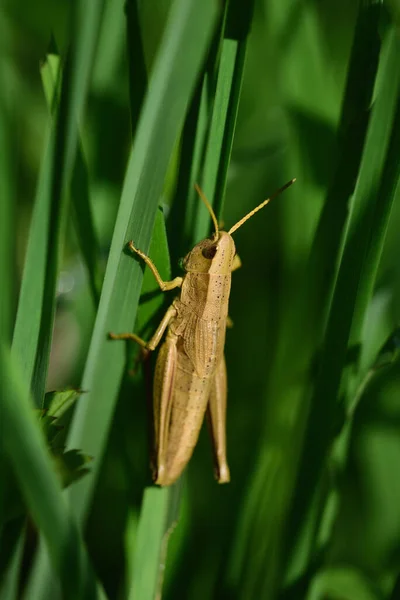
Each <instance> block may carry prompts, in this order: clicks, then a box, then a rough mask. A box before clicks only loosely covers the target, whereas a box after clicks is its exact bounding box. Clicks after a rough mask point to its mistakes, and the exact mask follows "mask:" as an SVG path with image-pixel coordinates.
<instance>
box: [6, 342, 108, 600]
mask: <svg viewBox="0 0 400 600" xmlns="http://www.w3.org/2000/svg"><path fill="white" fill-rule="evenodd" d="M0 372H1V382H2V387H1V414H2V419H3V426H4V429H3V442H4V446H5V449H6V451H7V455H8V457H9V459H10V461H11V463H12V465H13V467H14V471H15V474H16V477H17V480H18V484H19V486H20V488H21V491H22V493H23V495H24V498H25V501H26V503H27V506H28V508H29V511H30V513H31V516H32V518H33V520H34V522H35V523H36V525H37V526H38V528H39V529H40V531H41V532H42V534H43V536H44V538H45V539H46V542H47V544H48V548H49V554H50V557H51V560H52V563H53V567H54V569H55V571H56V572H57V573H58V575H59V577H60V580H61V583H62V587H63V592H64V596H65V598H71V600H72V599H74V600H78V599H79V598H82V600H83V599H84V598H85V599H89V598H93V599H94V598H101V597H104V596H103V595H102V593H101V592H100V591H99V588H98V586H97V584H96V581H95V579H94V576H93V572H92V569H91V567H90V564H89V559H88V556H87V553H86V550H85V548H84V545H83V542H82V540H81V538H80V536H79V533H78V529H77V527H76V524H75V523H74V521H73V519H72V517H71V516H70V515H69V514H68V510H67V506H66V503H65V499H64V498H63V495H62V492H61V487H60V484H59V482H58V480H57V477H56V475H55V473H54V470H53V466H52V462H51V458H50V457H49V455H48V451H47V449H46V443H45V440H44V438H43V436H42V434H41V432H40V430H39V427H38V423H37V419H36V416H35V414H34V411H33V405H32V404H31V402H30V401H29V396H28V390H27V388H26V386H25V385H24V384H23V383H22V382H23V377H22V378H21V370H20V369H18V368H17V365H16V362H15V360H13V359H12V357H11V355H10V353H9V351H8V350H6V349H5V347H4V345H3V344H2V346H1V356H0Z"/></svg>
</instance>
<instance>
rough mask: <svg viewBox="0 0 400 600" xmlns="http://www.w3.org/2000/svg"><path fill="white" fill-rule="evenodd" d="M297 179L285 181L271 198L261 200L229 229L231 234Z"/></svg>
mask: <svg viewBox="0 0 400 600" xmlns="http://www.w3.org/2000/svg"><path fill="white" fill-rule="evenodd" d="M295 181H296V178H294V179H291V180H290V181H288V182H287V183H285V185H283V186H282V187H281V188H279V190H278V191H277V192H275V194H272V196H271V197H270V198H267V199H266V200H264V202H261V204H259V205H258V206H256V207H255V208H253V210H251V211H250V212H249V213H247V215H245V216H244V217H243V218H242V219H240V221H238V222H237V223H236V224H235V225H234V226H233V227H231V228H230V230H229V231H228V233H229V235H232V233H233V232H234V231H236V230H237V229H239V227H241V226H242V225H243V223H246V221H248V220H249V219H250V218H251V217H252V216H253V215H255V214H256V212H258V211H259V210H261V209H262V208H264V206H266V205H267V204H268V202H271V200H273V199H274V198H276V197H277V196H279V194H282V192H284V191H285V190H287V188H288V187H290V186H291V185H292V184H293V183H294V182H295Z"/></svg>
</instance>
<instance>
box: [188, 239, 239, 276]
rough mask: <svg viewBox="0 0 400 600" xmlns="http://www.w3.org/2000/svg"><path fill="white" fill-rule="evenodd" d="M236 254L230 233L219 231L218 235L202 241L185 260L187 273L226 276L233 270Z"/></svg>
mask: <svg viewBox="0 0 400 600" xmlns="http://www.w3.org/2000/svg"><path fill="white" fill-rule="evenodd" d="M235 254H236V248H235V242H234V241H233V238H232V236H231V235H229V233H227V232H226V231H219V232H218V235H214V236H213V237H211V238H206V239H205V240H202V241H201V242H199V243H198V244H196V246H195V247H194V248H193V250H191V251H190V252H189V254H187V255H186V256H185V258H184V260H183V266H184V268H185V271H188V272H192V273H218V274H220V275H224V274H227V273H230V272H231V270H232V262H233V259H234V256H235Z"/></svg>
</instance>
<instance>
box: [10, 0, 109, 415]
mask: <svg viewBox="0 0 400 600" xmlns="http://www.w3.org/2000/svg"><path fill="white" fill-rule="evenodd" d="M82 4H83V3H79V4H78V5H77V6H76V8H75V14H74V18H73V20H72V27H73V30H72V32H73V37H74V38H75V39H76V43H75V44H74V46H73V48H72V56H71V60H70V62H69V63H68V64H69V66H67V67H66V72H65V75H64V78H63V89H62V91H61V97H60V106H59V110H58V113H57V119H56V126H55V128H54V129H53V130H52V132H51V134H50V135H49V141H48V144H47V149H46V152H45V157H44V159H43V163H42V168H41V174H40V176H39V184H38V189H37V196H36V201H35V208H34V215H33V217H32V226H31V231H30V235H29V242H28V249H27V256H26V261H25V265H24V276H23V280H22V284H21V292H20V299H19V304H18V313H17V320H16V324H15V329H14V337H13V351H14V352H15V354H16V356H18V360H19V362H20V364H21V365H22V367H23V372H24V373H25V374H26V377H27V380H29V381H31V382H32V383H31V385H32V390H33V393H34V397H35V400H36V403H37V404H38V405H39V406H40V405H41V403H42V399H43V394H44V388H45V381H46V376H47V366H48V360H49V353H50V342H51V332H52V326H53V318H54V307H55V305H54V301H55V288H56V280H57V274H58V266H59V260H60V251H61V247H62V242H63V235H64V231H65V226H66V217H67V213H68V197H69V195H68V194H67V193H66V188H67V187H68V186H69V183H70V180H71V175H72V169H73V165H74V162H75V156H76V149H77V143H78V123H79V121H80V118H81V116H82V113H83V108H84V103H85V100H86V93H87V89H88V84H89V76H90V71H91V66H92V62H93V56H94V50H95V45H96V40H97V35H98V29H99V25H100V17H101V12H102V5H103V2H102V0H97V1H96V2H93V3H91V4H90V6H89V8H88V9H84V8H83V6H82ZM82 11H83V13H82V14H81V12H82Z"/></svg>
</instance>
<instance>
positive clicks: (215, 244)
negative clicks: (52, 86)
mask: <svg viewBox="0 0 400 600" xmlns="http://www.w3.org/2000/svg"><path fill="white" fill-rule="evenodd" d="M294 181H295V179H293V180H291V181H289V182H288V183H287V184H286V185H284V186H283V187H282V188H280V189H279V190H278V191H277V192H276V193H275V194H274V195H273V196H271V198H268V199H267V200H264V202H262V203H261V204H259V205H258V206H257V207H256V208H254V209H253V210H252V211H251V212H249V213H248V214H247V215H245V216H244V217H243V218H242V219H240V221H238V222H237V223H236V224H235V225H233V227H231V228H230V230H229V231H221V230H220V229H219V226H218V221H217V219H216V216H215V214H214V211H213V209H212V207H211V205H210V203H209V202H208V200H207V198H206V197H205V196H204V194H203V193H202V191H201V190H200V188H199V187H198V186H197V185H196V186H195V187H196V190H197V192H198V193H199V195H200V198H201V199H202V201H203V202H204V204H205V205H206V207H207V209H208V211H209V213H210V216H211V219H212V221H213V223H214V234H213V235H212V236H211V237H210V238H206V239H204V240H202V241H201V242H199V243H198V244H196V245H195V246H194V248H193V249H192V250H191V251H190V252H189V254H187V255H186V257H185V258H184V259H183V268H184V270H185V275H184V276H183V277H175V279H172V281H163V279H162V278H161V276H160V274H159V272H158V270H157V268H156V266H155V265H154V263H153V262H152V260H151V259H150V258H149V257H148V256H147V255H146V254H144V253H143V252H142V251H141V250H139V249H138V248H136V246H135V245H134V243H133V242H132V241H131V242H129V244H128V247H129V249H130V251H131V252H132V253H134V254H136V255H138V256H139V257H140V258H141V259H142V260H143V261H144V262H145V263H146V265H147V266H148V267H149V269H150V270H151V271H152V273H153V275H154V277H155V279H156V281H157V283H158V285H159V286H160V289H161V290H162V291H163V292H167V291H169V290H173V289H175V288H180V295H179V297H176V298H175V299H174V300H173V302H172V304H171V306H170V307H169V308H168V310H167V311H166V313H165V315H164V317H163V319H162V321H161V323H160V325H159V326H158V328H157V330H156V332H155V333H154V335H153V337H152V338H151V339H150V340H149V341H148V342H146V341H144V340H142V339H141V338H140V337H138V336H137V335H136V334H134V333H122V334H113V333H110V334H109V336H110V338H111V339H113V340H133V341H134V342H136V343H137V344H139V345H140V346H141V347H142V348H144V349H145V350H147V351H152V350H155V349H156V347H157V346H158V344H159V343H160V341H161V339H162V337H163V335H164V333H165V331H166V330H167V335H166V338H165V341H164V343H163V345H162V346H161V348H160V351H159V354H158V357H157V361H156V368H155V375H154V386H153V413H154V442H155V448H154V457H155V460H154V462H155V464H154V465H153V480H154V482H155V483H156V484H158V485H160V486H166V485H171V484H172V483H174V482H175V481H176V480H177V479H178V477H179V476H180V475H181V473H182V471H183V469H184V468H185V467H186V465H187V463H188V462H189V460H190V458H191V456H192V453H193V450H194V447H195V445H196V443H197V440H198V437H199V433H200V428H201V425H202V423H203V420H204V416H205V414H207V421H208V424H209V430H210V434H211V439H212V445H213V451H214V464H215V468H214V470H215V477H216V479H217V481H218V482H219V483H227V482H229V480H230V474H229V468H228V463H227V459H226V432H225V423H226V397H227V375H226V366H225V358H224V345H225V332H226V328H227V326H228V325H229V317H228V302H229V294H230V289H231V273H232V272H233V271H235V270H236V269H238V268H239V267H240V266H241V261H240V258H239V256H238V255H237V254H236V248H235V243H234V241H233V238H232V234H233V233H234V232H235V231H236V230H237V229H239V227H241V226H242V225H243V223H245V222H246V221H247V220H248V219H250V217H252V216H253V215H254V214H255V213H256V212H258V211H259V210H260V209H261V208H263V207H264V206H265V205H266V204H268V202H269V201H270V200H271V199H272V198H274V197H275V196H277V195H278V194H280V193H281V192H283V191H284V190H285V189H286V188H288V187H289V186H290V185H291V184H292V183H293V182H294Z"/></svg>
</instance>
